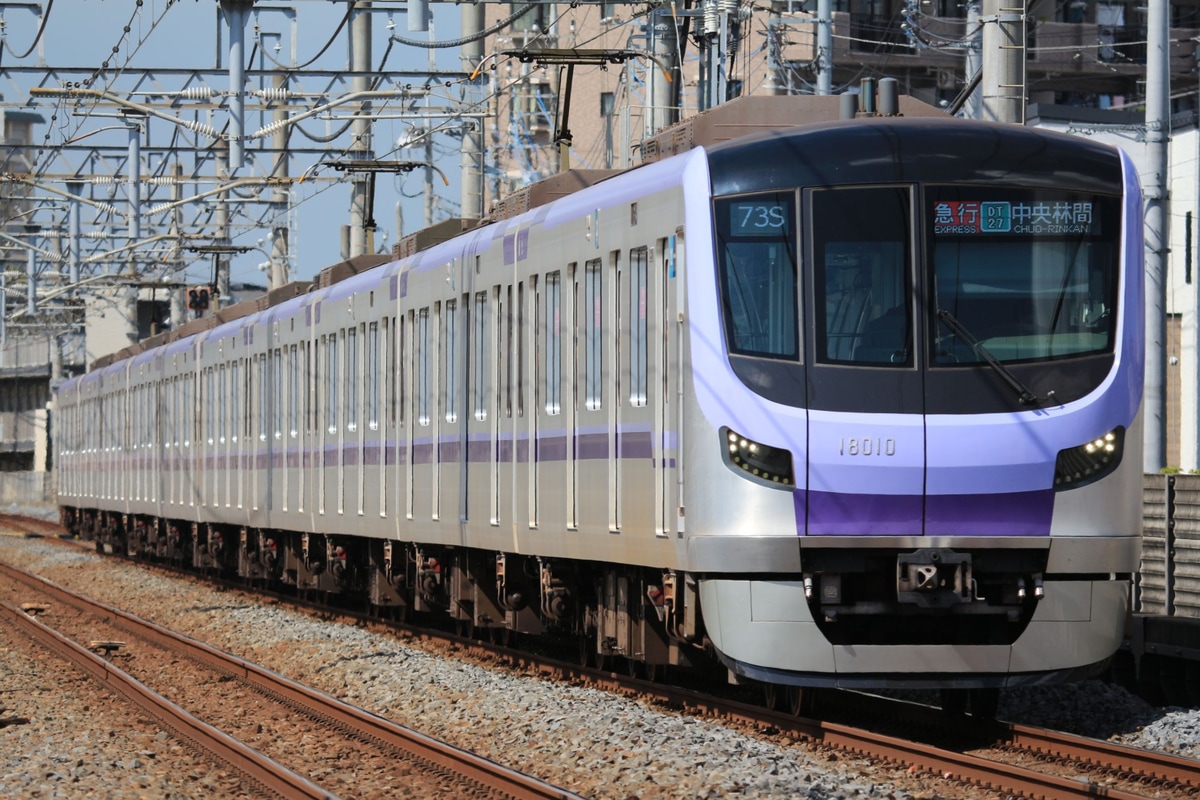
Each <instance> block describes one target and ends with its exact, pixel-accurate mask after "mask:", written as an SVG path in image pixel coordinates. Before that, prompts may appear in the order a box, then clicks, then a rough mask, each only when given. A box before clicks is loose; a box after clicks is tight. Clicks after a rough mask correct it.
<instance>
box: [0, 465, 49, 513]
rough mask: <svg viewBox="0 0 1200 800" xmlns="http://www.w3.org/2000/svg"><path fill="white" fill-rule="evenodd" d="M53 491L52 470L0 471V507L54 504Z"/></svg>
mask: <svg viewBox="0 0 1200 800" xmlns="http://www.w3.org/2000/svg"><path fill="white" fill-rule="evenodd" d="M55 493H56V489H55V480H54V473H52V472H0V508H8V507H9V506H13V505H16V506H17V507H18V508H21V507H24V506H49V505H54V503H55Z"/></svg>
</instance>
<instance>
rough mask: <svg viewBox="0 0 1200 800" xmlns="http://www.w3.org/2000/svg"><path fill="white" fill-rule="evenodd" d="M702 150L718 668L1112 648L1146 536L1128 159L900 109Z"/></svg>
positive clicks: (843, 665) (695, 403) (791, 674)
mask: <svg viewBox="0 0 1200 800" xmlns="http://www.w3.org/2000/svg"><path fill="white" fill-rule="evenodd" d="M708 166H709V176H708V178H709V181H710V184H711V197H712V200H711V206H710V208H708V209H705V210H703V212H702V211H701V210H698V209H696V210H694V212H693V216H691V217H689V220H688V230H689V233H690V239H691V240H692V241H693V242H695V240H696V237H695V232H696V230H697V229H700V230H705V227H704V226H708V227H707V230H708V231H709V232H710V233H711V239H712V241H713V243H714V245H715V246H714V247H713V249H712V255H711V262H709V263H705V261H704V258H705V256H701V255H697V254H696V253H695V249H696V248H695V247H694V246H693V251H692V255H691V260H690V262H689V273H688V281H689V283H688V319H689V325H690V329H689V331H690V359H691V367H692V372H691V375H692V386H693V388H694V395H693V396H692V397H691V399H690V400H689V405H688V406H687V408H686V413H685V430H684V437H683V440H684V443H685V448H686V449H685V457H684V465H685V478H684V491H685V497H686V519H687V526H688V527H687V553H688V564H689V569H690V570H691V571H692V572H693V573H694V574H696V575H698V576H699V580H698V584H699V594H700V600H701V610H702V613H703V618H704V623H705V627H706V631H707V634H708V637H709V639H710V641H711V643H712V644H713V646H714V647H715V649H716V651H717V653H718V654H719V656H720V657H721V659H722V660H723V661H724V663H725V664H726V665H727V666H728V667H729V668H730V669H731V670H732V671H733V672H734V673H736V674H738V675H740V676H744V677H748V678H753V679H757V680H761V681H764V682H768V683H774V684H791V685H818V686H819V685H831V686H843V687H855V686H857V687H879V686H908V687H942V688H999V687H1005V686H1015V685H1027V684H1035V683H1043V682H1050V681H1058V680H1067V679H1074V678H1080V677H1084V676H1086V675H1088V674H1091V673H1094V672H1095V671H1097V670H1098V669H1099V668H1101V667H1102V666H1103V665H1104V663H1105V662H1106V660H1107V659H1108V658H1109V657H1110V656H1111V655H1112V653H1113V652H1114V651H1115V650H1116V649H1117V647H1118V646H1119V645H1120V642H1121V639H1122V635H1123V630H1124V624H1125V620H1126V617H1127V613H1128V604H1129V590H1130V583H1131V579H1132V574H1133V573H1134V571H1135V570H1136V569H1137V565H1138V559H1139V537H1140V532H1141V485H1142V445H1141V442H1142V430H1141V423H1140V408H1141V397H1142V383H1143V360H1144V349H1143V347H1144V345H1143V340H1142V330H1143V286H1142V281H1143V278H1142V266H1141V265H1142V234H1141V218H1140V209H1141V200H1140V191H1139V189H1138V186H1137V179H1136V175H1135V173H1134V171H1133V169H1132V167H1131V164H1130V162H1129V161H1128V159H1127V158H1126V157H1124V156H1123V155H1122V154H1121V153H1120V152H1119V151H1117V150H1115V149H1112V148H1108V147H1105V146H1103V145H1099V144H1095V143H1092V142H1088V141H1085V140H1080V139H1076V138H1071V137H1067V136H1063V135H1058V134H1053V133H1047V132H1043V131H1038V130H1034V129H1028V128H1022V127H1018V126H996V125H986V124H975V123H967V122H962V121H957V120H892V121H876V122H869V123H864V122H861V121H856V122H849V123H842V124H838V125H832V126H819V127H818V126H812V127H807V128H797V129H792V130H789V131H785V132H775V133H772V134H769V135H764V136H760V137H756V138H755V139H753V140H749V141H741V142H731V143H728V144H726V145H722V146H718V147H714V148H712V149H711V150H710V151H709V159H708ZM717 321H719V326H718V324H717Z"/></svg>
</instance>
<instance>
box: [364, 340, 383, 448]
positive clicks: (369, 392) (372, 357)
mask: <svg viewBox="0 0 1200 800" xmlns="http://www.w3.org/2000/svg"><path fill="white" fill-rule="evenodd" d="M384 324H385V325H386V324H387V320H386V319H385V320H384ZM386 346H387V345H386V344H385V345H384V347H386ZM366 348H367V389H366V395H365V398H364V399H365V400H366V405H367V408H366V418H367V428H368V430H372V431H377V430H379V391H380V384H379V323H378V322H372V323H370V324H368V325H367V337H366Z"/></svg>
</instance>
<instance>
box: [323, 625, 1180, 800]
mask: <svg viewBox="0 0 1200 800" xmlns="http://www.w3.org/2000/svg"><path fill="white" fill-rule="evenodd" d="M320 613H321V614H322V616H324V617H325V618H328V616H329V614H330V610H329V609H328V608H323V610H322V611H321V612H320ZM334 613H335V614H336V615H337V616H339V617H343V618H353V619H354V620H355V621H356V623H357V624H360V625H379V624H381V623H379V622H378V621H377V620H373V619H372V618H370V617H367V616H366V615H353V614H351V613H350V612H345V611H342V610H337V611H336V612H334ZM388 627H389V628H390V627H392V626H390V625H389V626H388ZM417 635H419V636H423V637H425V638H428V639H430V640H433V639H438V638H440V639H442V640H444V641H445V642H447V643H449V644H450V647H451V649H453V650H455V651H456V652H459V653H467V654H470V655H473V656H476V657H480V658H483V659H484V660H489V661H492V662H494V661H496V660H497V659H501V660H503V661H505V662H506V663H508V664H509V665H510V666H512V667H514V668H515V669H518V670H523V671H528V672H535V673H537V674H539V675H544V676H551V677H556V678H559V679H563V680H567V681H570V682H574V683H579V682H586V683H589V684H591V685H594V686H596V687H598V688H603V689H607V690H609V691H615V692H620V693H623V694H626V695H636V696H638V697H640V698H642V699H644V700H646V701H648V702H650V703H654V704H658V705H666V706H670V707H674V708H679V709H683V710H685V711H688V712H690V713H695V714H698V715H701V716H706V717H709V718H717V719H722V720H725V721H729V722H733V723H735V724H738V725H746V726H753V727H755V728H758V729H759V730H760V731H766V732H767V734H768V735H778V736H780V737H784V738H792V739H802V740H807V741H809V742H812V743H815V744H818V745H821V746H827V747H833V748H837V749H839V750H842V751H845V752H849V753H853V754H857V755H860V756H863V757H866V758H870V759H874V760H880V761H886V762H889V763H891V764H894V765H899V766H901V767H905V768H908V769H909V770H911V771H922V772H926V773H928V774H930V775H933V776H937V777H938V778H941V779H950V780H954V781H959V782H961V783H963V784H964V785H970V786H973V787H978V788H981V789H985V790H988V791H991V792H994V793H995V794H996V795H997V796H1014V795H1016V796H1024V797H1047V798H1060V797H1062V798H1073V797H1105V798H1144V797H1167V798H1170V797H1194V796H1195V795H1196V794H1198V793H1200V763H1198V762H1196V761H1193V760H1190V759H1184V758H1178V757H1174V756H1170V755H1165V754H1162V753H1157V752H1151V751H1144V750H1139V749H1137V748H1132V747H1124V746H1120V745H1113V744H1109V743H1107V742H1102V741H1097V740H1092V739H1086V738H1083V737H1078V736H1072V735H1069V734H1063V733H1058V732H1054V731H1048V730H1044V729H1040V728H1033V727H1029V726H1021V725H1013V724H1004V723H996V724H992V725H983V724H981V723H980V721H979V720H973V719H971V718H954V717H948V716H947V715H944V714H942V713H941V712H940V711H938V710H937V709H932V708H929V707H925V706H918V705H915V704H912V703H899V702H896V701H891V700H885V699H883V698H874V697H863V696H859V695H851V694H842V693H839V694H838V695H837V702H836V703H834V704H828V705H831V706H833V708H832V710H831V711H830V713H828V714H827V716H826V718H824V719H808V718H797V717H794V716H792V715H790V714H786V713H780V712H775V711H770V710H767V709H765V708H762V707H760V706H756V705H753V704H750V703H745V702H738V701H736V700H729V699H724V698H721V697H718V696H714V695H713V694H711V693H707V692H702V691H695V690H692V689H687V688H681V687H674V686H669V685H664V684H654V683H648V682H645V681H638V680H634V679H630V678H626V677H624V676H620V675H617V674H614V673H612V672H604V671H597V670H592V669H586V668H582V667H579V666H576V665H574V664H570V663H567V662H563V661H558V660H555V659H548V658H544V657H541V656H538V655H533V654H529V653H513V652H512V651H506V650H504V649H502V648H497V647H495V646H493V645H490V644H486V643H479V642H473V641H471V640H466V639H462V638H460V637H456V636H452V635H450V634H444V633H440V632H428V631H425V632H422V633H419V634H417ZM835 715H840V716H835ZM847 718H849V719H854V720H855V721H856V723H858V724H847V723H845V722H842V721H839V720H840V719H847ZM862 720H874V721H875V722H873V723H871V725H870V727H869V728H864V727H863V725H862V724H861V721H862ZM896 731H902V733H897V732H896ZM947 742H949V743H951V744H946V743H947Z"/></svg>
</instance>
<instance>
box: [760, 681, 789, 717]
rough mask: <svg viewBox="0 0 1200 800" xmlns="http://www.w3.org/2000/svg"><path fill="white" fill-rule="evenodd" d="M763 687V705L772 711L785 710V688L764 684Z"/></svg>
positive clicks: (774, 684)
mask: <svg viewBox="0 0 1200 800" xmlns="http://www.w3.org/2000/svg"><path fill="white" fill-rule="evenodd" d="M762 687H763V705H764V706H766V707H767V708H769V709H770V710H771V711H779V710H781V709H782V708H783V695H784V691H783V687H782V686H780V685H779V684H777V683H764V684H763V685H762Z"/></svg>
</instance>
